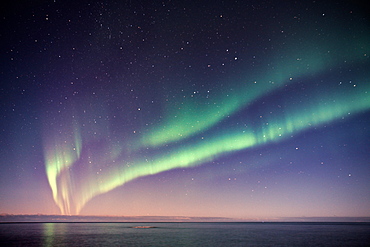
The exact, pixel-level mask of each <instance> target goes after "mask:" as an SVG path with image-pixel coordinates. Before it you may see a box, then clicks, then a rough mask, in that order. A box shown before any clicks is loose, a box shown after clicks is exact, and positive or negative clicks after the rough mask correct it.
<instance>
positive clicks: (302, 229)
mask: <svg viewBox="0 0 370 247" xmlns="http://www.w3.org/2000/svg"><path fill="white" fill-rule="evenodd" d="M137 226H153V227H155V228H134V227H137ZM0 246H370V223H9V224H8V223H2V224H0Z"/></svg>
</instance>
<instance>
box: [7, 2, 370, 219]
mask: <svg viewBox="0 0 370 247" xmlns="http://www.w3.org/2000/svg"><path fill="white" fill-rule="evenodd" d="M15 2H16V1H15ZM369 16H370V15H369V12H368V9H367V8H366V7H365V5H362V4H361V3H360V2H357V1H303V0H302V1H277V0H276V1H272V0H267V1H260V0H259V1H218V0H213V1H145V0H139V1H101V2H100V1H99V2H94V1H78V0H75V1H58V0H57V1H24V2H18V3H8V4H7V5H5V6H3V7H2V10H1V24H0V27H1V30H0V40H1V46H0V54H1V56H0V59H1V68H0V78H1V79H0V82H1V84H0V113H1V114H0V133H1V134H0V147H1V148H0V171H1V172H0V213H10V214H37V213H40V214H67V215H70V214H72V215H76V214H80V215H130V216H135V215H143V216H191V217H233V218H243V219H273V218H278V217H334V216H336V217H347V216H349V217H365V216H367V217H369V216H370V131H369V128H370V69H369V68H370V59H369V57H370V24H369V23H370V20H369Z"/></svg>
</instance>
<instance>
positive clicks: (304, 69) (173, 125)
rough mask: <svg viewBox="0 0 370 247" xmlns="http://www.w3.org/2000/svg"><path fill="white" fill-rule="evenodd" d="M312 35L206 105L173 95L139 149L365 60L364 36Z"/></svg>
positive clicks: (183, 134)
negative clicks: (301, 80) (292, 85)
mask: <svg viewBox="0 0 370 247" xmlns="http://www.w3.org/2000/svg"><path fill="white" fill-rule="evenodd" d="M341 31H342V30H337V33H338V34H341V33H342V32H341ZM311 32H313V33H309V32H305V33H302V35H303V37H306V36H307V37H308V38H307V39H302V38H299V39H292V40H289V42H288V44H286V45H285V47H286V48H285V47H284V48H282V49H281V50H280V52H279V53H278V54H274V55H273V59H269V60H271V62H270V63H269V65H268V66H267V67H265V68H259V69H260V70H262V71H264V73H260V74H257V75H256V74H255V73H253V72H247V73H246V76H245V78H246V79H245V80H243V81H240V80H239V81H238V82H237V83H230V86H229V88H233V90H232V91H227V92H216V93H215V94H214V95H211V96H210V98H209V99H204V98H200V97H191V96H190V95H177V97H178V98H180V100H174V101H171V102H170V103H168V104H169V106H168V107H167V111H166V112H164V117H163V118H164V119H163V120H162V121H161V122H160V123H159V125H158V126H156V127H154V128H153V129H151V130H150V131H149V132H148V133H145V134H144V135H143V137H142V139H141V143H139V144H138V147H147V146H152V147H157V146H162V145H165V144H169V143H171V142H176V141H181V140H183V139H186V138H189V137H191V136H193V135H195V134H197V133H200V132H202V131H205V130H207V129H209V128H211V127H212V126H214V125H215V124H217V123H219V122H220V121H221V120H223V119H225V118H226V117H227V116H229V115H231V114H233V113H235V112H237V111H239V110H240V109H241V108H243V107H245V106H246V105H248V104H251V103H252V102H253V101H255V100H256V99H258V98H260V97H262V96H264V95H267V94H269V93H270V92H272V91H273V90H277V89H278V88H280V87H282V86H286V85H288V84H290V83H294V81H295V79H296V78H301V77H304V76H307V75H315V74H318V73H320V72H322V71H328V70H329V69H331V68H335V67H337V66H338V65H340V64H343V61H345V62H346V61H351V62H361V61H363V60H366V59H367V56H366V55H365V54H369V53H370V44H369V42H368V40H369V36H368V35H367V36H364V35H362V36H361V35H359V36H361V37H358V38H357V39H356V40H354V39H353V37H345V36H343V35H340V36H339V37H338V36H335V35H331V36H330V37H327V38H325V39H323V38H322V37H321V36H318V35H317V33H316V31H311ZM296 36H297V37H300V35H298V34H297V35H296ZM313 37H315V38H313ZM302 40H304V41H302ZM286 42H287V41H286V40H284V42H283V43H286ZM217 83H218V82H215V84H217ZM184 97H185V98H184Z"/></svg>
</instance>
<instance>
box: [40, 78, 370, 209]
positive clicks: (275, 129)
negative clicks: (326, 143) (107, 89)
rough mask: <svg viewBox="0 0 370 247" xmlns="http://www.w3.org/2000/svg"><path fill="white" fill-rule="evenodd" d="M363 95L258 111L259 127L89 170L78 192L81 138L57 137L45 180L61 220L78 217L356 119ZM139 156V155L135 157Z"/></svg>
mask: <svg viewBox="0 0 370 247" xmlns="http://www.w3.org/2000/svg"><path fill="white" fill-rule="evenodd" d="M344 91H345V93H343V92H344ZM367 92H370V83H363V84H361V85H358V86H357V87H356V88H350V89H349V90H347V89H345V90H341V91H334V90H329V91H326V92H324V93H321V94H319V95H317V94H314V95H313V97H311V98H309V99H306V101H304V102H300V103H297V104H287V106H286V107H285V108H284V115H271V114H270V109H267V108H266V109H262V111H261V112H258V114H260V115H262V116H263V118H262V119H263V122H261V124H260V125H258V126H256V125H254V127H250V128H235V129H232V130H228V131H225V130H224V131H220V133H219V134H218V135H217V136H215V135H212V134H210V135H209V136H205V137H204V139H202V140H196V141H194V142H192V143H191V144H184V145H183V146H182V147H180V148H177V149H174V150H172V151H167V152H162V153H161V154H156V155H153V157H151V158H148V157H147V158H146V159H145V158H141V159H134V160H131V161H129V162H128V161H122V160H121V161H120V162H119V163H118V164H117V163H113V162H112V161H111V165H110V166H108V167H107V169H105V170H104V171H102V172H101V173H99V174H97V173H96V171H95V170H88V172H87V173H86V174H84V177H79V179H80V180H81V182H80V183H79V186H76V185H74V183H73V181H71V175H72V174H71V173H70V170H69V169H70V168H71V167H72V166H73V165H74V163H75V162H76V161H77V160H78V159H79V156H78V152H76V150H75V149H77V148H75V147H78V146H80V145H81V143H80V142H77V143H74V141H75V140H79V139H80V138H76V137H74V138H72V136H71V138H70V142H68V141H66V140H64V139H61V137H60V138H57V141H58V140H59V143H62V144H58V142H56V143H55V144H54V146H53V148H50V147H49V148H47V149H46V150H45V151H46V153H47V156H46V160H47V162H46V163H47V175H48V179H49V183H50V186H51V188H52V190H53V196H54V200H55V201H56V203H57V205H58V206H59V207H60V209H61V212H62V214H71V213H77V214H78V213H79V212H80V210H81V209H82V208H83V207H84V205H85V204H86V203H87V202H88V201H90V200H91V199H92V198H93V197H95V196H97V195H99V194H102V193H106V192H108V191H111V190H112V189H114V188H117V187H119V186H122V185H123V184H125V183H127V182H129V181H132V180H134V179H136V178H139V177H142V176H148V175H153V174H157V173H160V172H164V171H168V170H172V169H176V168H188V167H194V166H197V165H201V164H204V163H206V162H209V161H212V160H214V159H216V158H217V157H220V156H224V155H227V154H229V153H231V152H236V151H239V150H243V149H248V148H252V147H256V146H259V145H264V144H267V143H271V142H280V141H283V140H286V139H288V138H291V136H292V135H293V134H294V135H295V134H297V133H300V132H302V131H304V130H306V129H310V128H316V127H320V126H321V125H323V124H326V123H330V122H333V121H334V120H337V119H341V118H347V117H348V116H349V113H350V115H355V114H356V113H360V112H364V111H367V110H369V109H370V97H368V93H367ZM311 93H312V92H311ZM315 95H317V96H316V97H315ZM324 95H325V97H323V96H324ZM299 96H300V95H297V96H296V97H297V99H293V101H292V102H295V103H296V102H299V100H298V99H299ZM323 98H324V99H325V100H323ZM289 101H291V100H289ZM287 103H289V102H287ZM257 119H258V120H260V119H259V117H258V116H246V118H245V120H246V122H247V123H248V122H253V120H255V121H256V120H257ZM250 125H251V126H253V124H250ZM115 156H116V154H115ZM139 156H141V155H140V153H139V154H138V155H137V157H139ZM144 157H145V156H144ZM111 158H112V156H111ZM105 160H107V158H105Z"/></svg>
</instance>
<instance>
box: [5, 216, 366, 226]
mask: <svg viewBox="0 0 370 247" xmlns="http://www.w3.org/2000/svg"><path fill="white" fill-rule="evenodd" d="M201 222H204V223H217V222H219V223H228V222H230V223H323V224H325V223H338V224H340V223H342V224H343V223H370V217H281V218H272V219H241V218H226V217H184V216H79V215H77V216H76V215H72V216H70V215H12V214H1V215H0V223H201Z"/></svg>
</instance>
